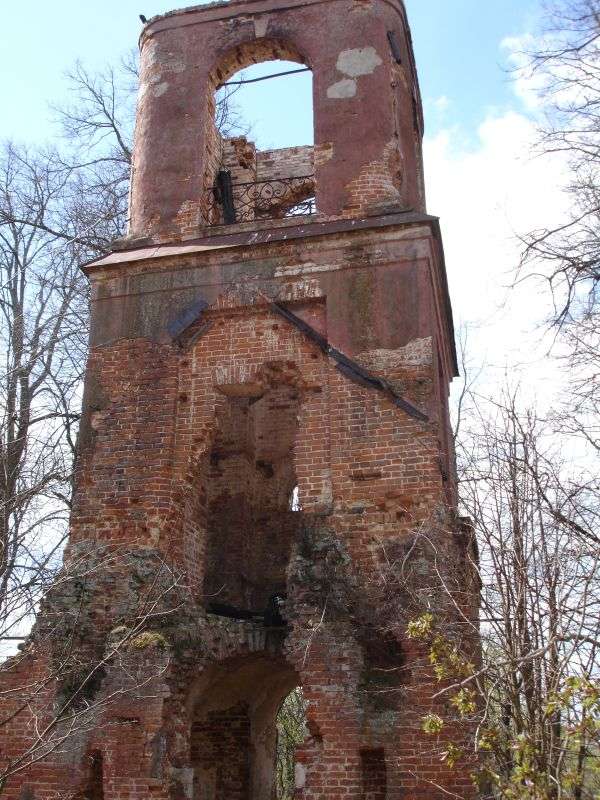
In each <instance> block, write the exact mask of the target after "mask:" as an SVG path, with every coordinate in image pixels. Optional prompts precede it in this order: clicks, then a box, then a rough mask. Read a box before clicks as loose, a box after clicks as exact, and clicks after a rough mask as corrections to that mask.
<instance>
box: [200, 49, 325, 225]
mask: <svg viewBox="0 0 600 800" xmlns="http://www.w3.org/2000/svg"><path fill="white" fill-rule="evenodd" d="M259 65H260V67H262V69H260V70H258V71H257V70H255V69H253V68H254V67H256V66H259ZM248 68H250V69H248ZM299 73H306V74H303V75H302V78H303V79H304V85H303V87H302V88H303V91H302V95H301V96H302V100H303V102H302V107H303V110H302V114H303V115H304V116H305V118H306V120H305V121H303V124H302V126H301V127H302V129H303V131H304V135H303V136H300V137H298V136H297V129H298V125H292V124H290V122H289V121H290V119H292V120H294V119H297V117H295V115H296V114H297V113H298V108H299V107H300V104H299V103H296V108H294V99H293V98H294V92H295V91H296V90H297V89H298V87H299V86H301V85H302V84H300V83H299V77H300V75H299ZM306 75H309V76H310V77H311V78H312V72H311V70H310V67H309V66H308V64H307V61H306V59H305V58H304V57H303V56H302V55H301V54H300V53H299V52H298V51H297V50H296V49H295V48H294V47H293V46H292V45H291V44H289V43H287V42H282V41H277V40H269V39H259V40H256V41H254V42H251V43H246V44H244V45H240V46H238V47H236V48H235V49H233V50H232V51H230V52H229V53H228V54H227V55H225V56H224V57H223V58H222V59H221V61H220V62H219V64H218V66H216V67H215V68H214V69H213V70H212V72H211V73H210V77H209V81H208V89H207V111H208V113H207V117H206V125H207V130H206V137H205V141H206V157H205V165H206V166H205V176H204V185H205V203H206V211H205V214H206V217H207V220H208V221H209V222H210V223H211V224H218V223H225V224H231V223H240V222H252V221H255V220H261V219H277V218H282V217H286V216H292V215H297V214H299V213H312V212H314V211H315V210H316V203H315V178H314V155H313V152H314V149H313V141H314V129H313V110H312V105H313V104H312V91H311V92H310V101H309V102H308V103H307V100H309V98H308V97H307V92H306V88H307V87H306V80H305V78H306ZM262 81H268V83H269V84H271V85H272V84H273V83H274V81H276V82H277V87H278V88H279V90H281V89H282V87H281V85H280V84H281V83H283V84H284V86H283V93H282V94H280V95H279V102H278V103H276V102H274V101H273V99H272V98H269V100H267V99H266V98H264V97H262V98H261V96H260V95H256V93H255V97H254V98H253V106H252V114H251V117H252V118H250V119H248V120H244V110H243V108H241V107H240V102H243V97H244V94H247V91H248V90H249V87H250V86H251V87H252V89H253V90H256V89H257V88H260V87H259V84H260V83H262ZM311 86H312V81H311ZM247 100H248V98H247ZM247 105H249V103H247ZM261 106H262V108H261ZM307 106H308V107H307ZM257 115H258V116H259V117H260V116H262V117H264V118H265V120H269V124H270V125H271V127H272V130H271V131H270V133H269V134H267V133H266V128H265V126H264V125H263V126H261V127H260V129H259V131H258V132H256V131H253V130H252V122H253V121H255V120H256V117H257ZM286 124H287V125H288V126H289V127H288V130H287V132H286V131H284V130H283V129H284V128H285V126H286ZM256 133H258V135H259V137H260V139H261V140H262V141H256V136H255V134H256ZM263 142H264V143H265V144H266V147H265V145H264V144H263Z"/></svg>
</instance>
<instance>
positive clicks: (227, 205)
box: [205, 170, 316, 225]
mask: <svg viewBox="0 0 600 800" xmlns="http://www.w3.org/2000/svg"><path fill="white" fill-rule="evenodd" d="M314 191H315V179H314V175H298V176H294V177H291V178H274V179H272V180H268V181H253V182H251V183H233V182H232V181H231V175H230V173H229V172H226V171H225V170H222V171H220V172H219V173H218V175H217V180H216V182H215V185H214V187H213V188H212V189H209V190H208V191H207V193H206V198H205V200H206V218H207V220H208V223H209V224H210V225H233V224H235V223H239V222H253V221H256V220H269V219H284V218H286V217H295V216H304V215H307V214H314V213H315V211H316V204H315V196H314Z"/></svg>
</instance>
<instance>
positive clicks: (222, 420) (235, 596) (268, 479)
mask: <svg viewBox="0 0 600 800" xmlns="http://www.w3.org/2000/svg"><path fill="white" fill-rule="evenodd" d="M299 406H300V399H299V397H298V395H297V390H296V389H295V387H293V386H290V385H286V384H281V385H276V386H273V387H271V388H270V389H269V390H268V391H267V392H265V394H263V396H262V397H260V398H258V399H257V398H255V397H244V396H236V394H235V393H232V394H231V395H228V396H227V397H226V398H224V400H223V403H222V406H221V409H220V412H219V414H218V430H217V433H216V435H215V437H214V439H213V447H212V450H211V452H210V453H209V454H208V457H207V459H206V463H205V466H204V475H203V476H202V478H201V483H202V486H201V487H200V490H199V495H204V496H205V499H204V504H203V508H202V514H203V517H204V519H203V520H202V522H203V523H204V525H205V526H206V542H207V547H206V556H205V575H204V599H205V603H206V607H207V608H208V610H209V611H212V612H213V613H221V612H222V613H224V614H225V615H228V616H232V617H235V616H236V614H237V618H238V619H257V618H261V619H263V621H264V622H265V624H266V625H269V626H271V625H274V624H275V622H277V620H276V619H274V615H275V616H277V613H278V609H280V608H281V603H282V600H283V599H284V598H285V594H286V570H287V565H288V562H289V559H290V555H291V550H292V546H293V543H294V541H295V540H296V538H297V535H298V532H299V529H300V526H301V525H302V514H301V513H299V512H300V511H301V509H300V507H299V505H298V506H297V507H292V504H291V502H290V499H291V498H292V499H293V497H294V491H296V497H297V488H296V487H297V485H298V482H297V479H296V474H295V467H294V444H295V439H296V433H297V427H298V414H299ZM276 612H277V613H276Z"/></svg>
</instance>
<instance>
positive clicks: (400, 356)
mask: <svg viewBox="0 0 600 800" xmlns="http://www.w3.org/2000/svg"><path fill="white" fill-rule="evenodd" d="M355 358H356V360H357V361H358V363H359V364H360V365H361V366H363V367H365V368H366V369H373V370H375V371H377V372H385V371H386V370H393V369H399V368H402V367H418V366H428V365H429V364H431V362H432V360H433V342H432V339H431V337H430V336H427V337H425V338H423V339H413V340H412V341H410V342H409V343H408V344H407V345H405V346H404V347H399V348H398V349H397V350H368V351H366V352H364V353H359V354H358V355H356V356H355Z"/></svg>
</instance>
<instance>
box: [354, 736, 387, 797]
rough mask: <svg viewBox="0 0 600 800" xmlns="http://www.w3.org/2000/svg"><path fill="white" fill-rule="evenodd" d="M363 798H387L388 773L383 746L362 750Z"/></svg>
mask: <svg viewBox="0 0 600 800" xmlns="http://www.w3.org/2000/svg"><path fill="white" fill-rule="evenodd" d="M360 766H361V795H360V797H361V800H385V798H386V795H387V773H386V766H385V752H384V750H383V748H382V747H381V748H373V749H371V750H361V751H360Z"/></svg>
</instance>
